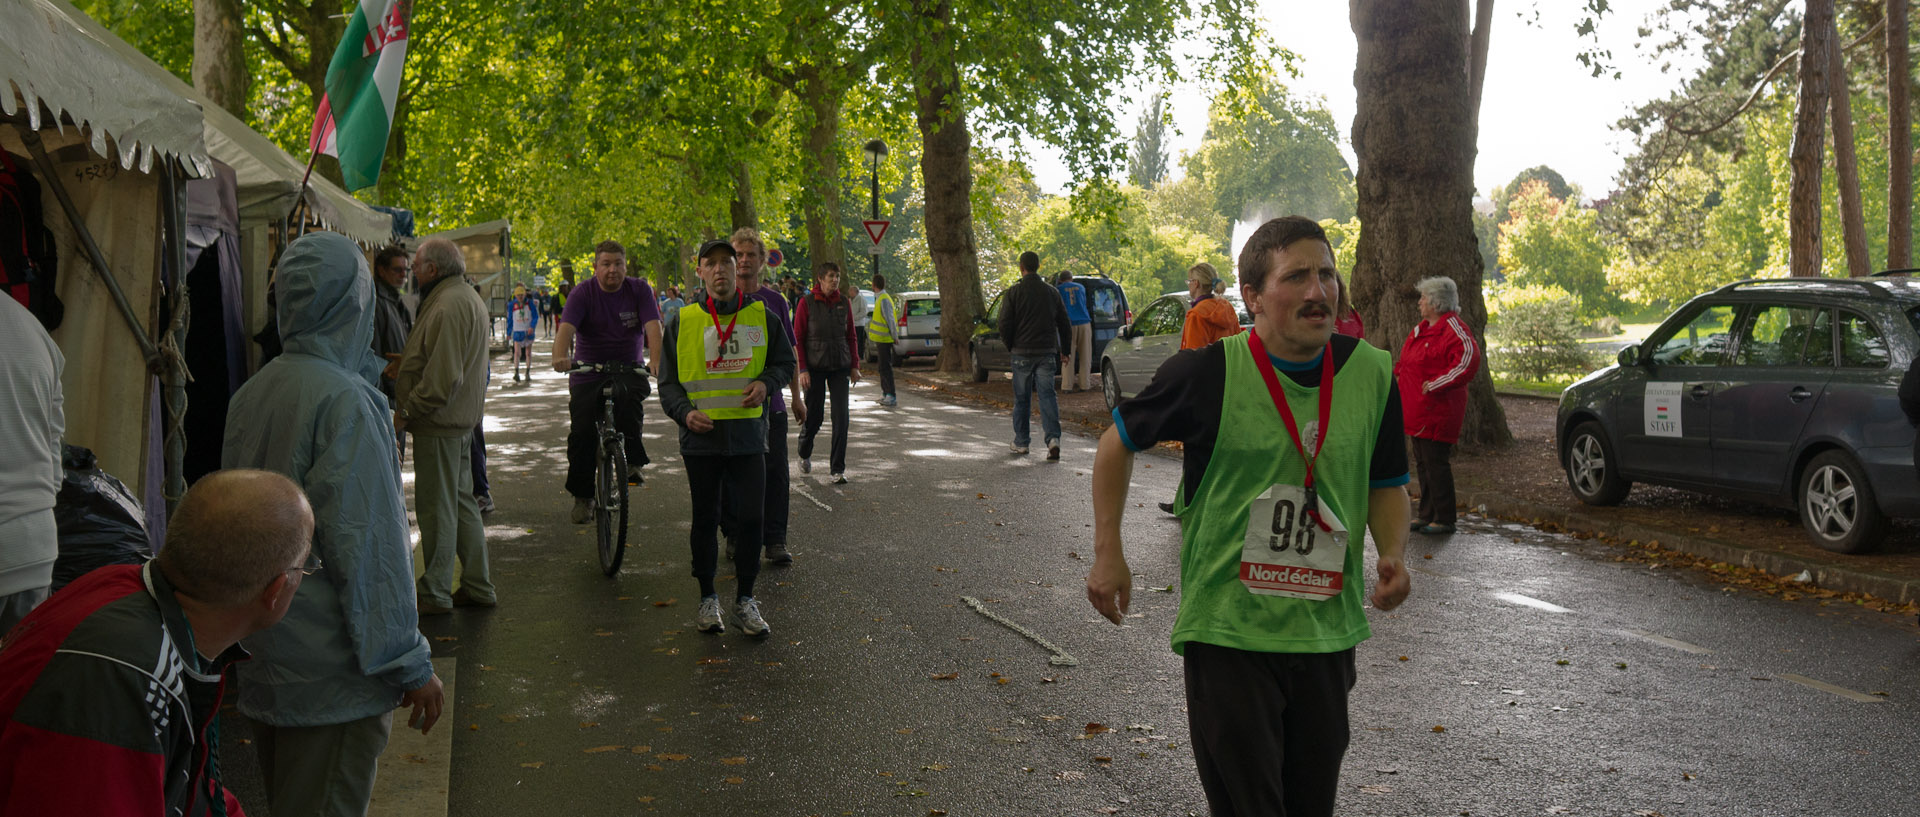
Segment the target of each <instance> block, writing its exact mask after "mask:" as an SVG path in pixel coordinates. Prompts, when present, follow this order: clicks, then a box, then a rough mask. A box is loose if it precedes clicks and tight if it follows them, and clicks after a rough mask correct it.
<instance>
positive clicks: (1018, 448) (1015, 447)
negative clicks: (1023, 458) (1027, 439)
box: [1007, 443, 1027, 454]
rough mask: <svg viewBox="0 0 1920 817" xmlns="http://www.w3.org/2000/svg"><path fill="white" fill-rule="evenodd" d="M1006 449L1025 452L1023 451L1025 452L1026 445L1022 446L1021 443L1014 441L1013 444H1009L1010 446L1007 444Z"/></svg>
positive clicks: (1019, 452) (1020, 452) (1016, 452)
mask: <svg viewBox="0 0 1920 817" xmlns="http://www.w3.org/2000/svg"><path fill="white" fill-rule="evenodd" d="M1007 450H1009V451H1012V452H1013V453H1015V454H1025V453H1027V447H1026V446H1024V445H1021V444H1019V443H1014V444H1013V445H1011V446H1008V447H1007Z"/></svg>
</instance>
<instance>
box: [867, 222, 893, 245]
mask: <svg viewBox="0 0 1920 817" xmlns="http://www.w3.org/2000/svg"><path fill="white" fill-rule="evenodd" d="M860 223H861V224H864V225H866V226H867V237H868V238H871V239H873V243H875V244H878V243H880V237H881V236H884V235H886V234H887V227H889V226H892V224H893V222H891V221H862V222H860Z"/></svg>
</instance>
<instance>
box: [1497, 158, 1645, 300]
mask: <svg viewBox="0 0 1920 817" xmlns="http://www.w3.org/2000/svg"><path fill="white" fill-rule="evenodd" d="M1511 212H1512V218H1511V219H1510V220H1508V221H1507V222H1506V223H1505V224H1503V225H1501V228H1500V267H1501V269H1502V270H1504V271H1505V272H1506V275H1507V281H1508V283H1510V284H1511V285H1513V286H1516V287H1521V288H1526V287H1536V286H1548V287H1554V288H1557V289H1559V290H1562V291H1564V292H1567V293H1570V294H1571V295H1572V296H1573V298H1574V307H1575V309H1576V311H1577V312H1579V313H1580V314H1581V315H1586V316H1597V315H1602V314H1606V313H1607V312H1608V311H1610V310H1612V309H1613V308H1614V307H1615V306H1617V305H1618V302H1617V299H1616V298H1615V297H1614V296H1613V294H1612V293H1611V292H1610V291H1609V290H1608V289H1607V274H1606V272H1607V263H1608V261H1609V260H1610V258H1611V257H1612V252H1611V250H1610V249H1609V248H1608V247H1607V246H1606V244H1605V242H1603V241H1602V239H1601V235H1600V230H1599V220H1598V216H1597V214H1596V213H1594V211H1592V210H1589V209H1587V208H1584V207H1581V206H1579V204H1578V203H1576V202H1572V201H1564V200H1562V199H1559V198H1555V197H1554V196H1553V195H1552V193H1550V192H1549V187H1548V185H1547V183H1546V182H1543V181H1539V180H1534V181H1528V182H1525V183H1524V184H1523V185H1522V186H1521V188H1520V192H1519V193H1518V194H1517V195H1516V196H1515V197H1514V198H1513V201H1512V202H1511Z"/></svg>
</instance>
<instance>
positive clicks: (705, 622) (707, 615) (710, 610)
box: [693, 596, 767, 633]
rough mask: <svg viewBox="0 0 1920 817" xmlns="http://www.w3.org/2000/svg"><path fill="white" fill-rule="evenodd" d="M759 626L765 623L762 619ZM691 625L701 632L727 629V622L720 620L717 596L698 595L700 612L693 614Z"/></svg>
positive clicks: (718, 598) (722, 631) (721, 631)
mask: <svg viewBox="0 0 1920 817" xmlns="http://www.w3.org/2000/svg"><path fill="white" fill-rule="evenodd" d="M760 626H761V627H765V626H767V623H766V622H764V621H763V622H760ZM693 627H694V629H696V630H699V631H700V632H703V633H724V632H726V631H727V623H726V622H724V621H721V620H720V597H719V596H702V597H700V612H699V613H696V614H694V617H693Z"/></svg>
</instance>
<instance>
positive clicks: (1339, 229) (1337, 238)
mask: <svg viewBox="0 0 1920 817" xmlns="http://www.w3.org/2000/svg"><path fill="white" fill-rule="evenodd" d="M1320 229H1322V230H1326V231H1327V243H1329V244H1332V245H1333V268H1334V269H1336V270H1340V271H1342V272H1343V273H1344V274H1345V275H1348V276H1351V275H1353V261H1354V256H1355V255H1356V254H1357V253H1359V252H1360V219H1359V218H1358V217H1355V218H1350V219H1347V220H1346V221H1334V220H1333V219H1330V218H1328V219H1321V220H1320ZM1342 280H1349V279H1342ZM1355 306H1356V307H1357V306H1358V305H1357V304H1356V305H1355Z"/></svg>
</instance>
